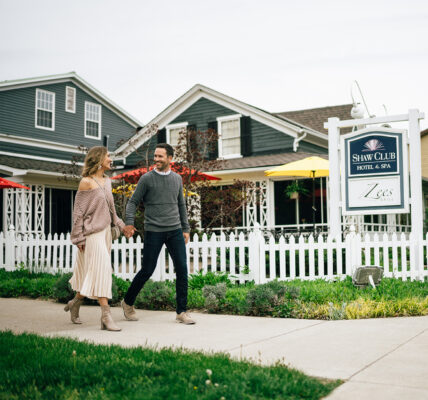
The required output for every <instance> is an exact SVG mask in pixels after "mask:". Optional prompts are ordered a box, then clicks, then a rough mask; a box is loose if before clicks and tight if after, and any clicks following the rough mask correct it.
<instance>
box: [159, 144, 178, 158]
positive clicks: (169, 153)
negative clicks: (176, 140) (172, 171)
mask: <svg viewBox="0 0 428 400" xmlns="http://www.w3.org/2000/svg"><path fill="white" fill-rule="evenodd" d="M156 148H157V149H165V151H166V155H167V156H168V157H169V156H171V157H174V148H173V147H172V146H171V145H170V144H168V143H158V144H157V145H156Z"/></svg>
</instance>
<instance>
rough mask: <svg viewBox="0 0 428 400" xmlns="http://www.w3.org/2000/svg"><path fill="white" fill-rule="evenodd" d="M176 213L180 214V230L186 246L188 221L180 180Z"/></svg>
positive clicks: (188, 236) (188, 232)
mask: <svg viewBox="0 0 428 400" xmlns="http://www.w3.org/2000/svg"><path fill="white" fill-rule="evenodd" d="M177 200H178V211H179V213H180V220H181V228H182V229H183V236H184V240H185V242H186V244H187V243H188V242H189V239H190V225H189V221H188V220H187V210H186V203H185V201H184V196H183V181H182V180H181V178H180V190H179V193H178V199H177Z"/></svg>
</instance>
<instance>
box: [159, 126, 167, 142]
mask: <svg viewBox="0 0 428 400" xmlns="http://www.w3.org/2000/svg"><path fill="white" fill-rule="evenodd" d="M158 143H166V129H165V128H163V129H159V130H158Z"/></svg>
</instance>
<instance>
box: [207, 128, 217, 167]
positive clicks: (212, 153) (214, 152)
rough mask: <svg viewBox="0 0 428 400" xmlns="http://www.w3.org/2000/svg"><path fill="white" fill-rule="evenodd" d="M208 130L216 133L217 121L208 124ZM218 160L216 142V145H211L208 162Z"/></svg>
mask: <svg viewBox="0 0 428 400" xmlns="http://www.w3.org/2000/svg"><path fill="white" fill-rule="evenodd" d="M208 129H212V130H213V131H215V132H217V133H218V127H217V121H211V122H208ZM217 158H218V140H217V143H213V144H212V147H211V149H210V151H209V153H208V159H209V160H216V159H217Z"/></svg>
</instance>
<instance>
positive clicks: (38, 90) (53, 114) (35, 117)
mask: <svg viewBox="0 0 428 400" xmlns="http://www.w3.org/2000/svg"><path fill="white" fill-rule="evenodd" d="M39 92H45V93H49V94H51V95H52V111H50V110H43V109H42V108H41V109H40V110H43V111H49V112H52V128H48V127H47V126H40V125H37V110H38V108H37V96H38V94H39ZM34 127H35V128H37V129H44V130H46V131H54V130H55V92H49V91H48V90H44V89H36V102H35V104H34Z"/></svg>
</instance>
